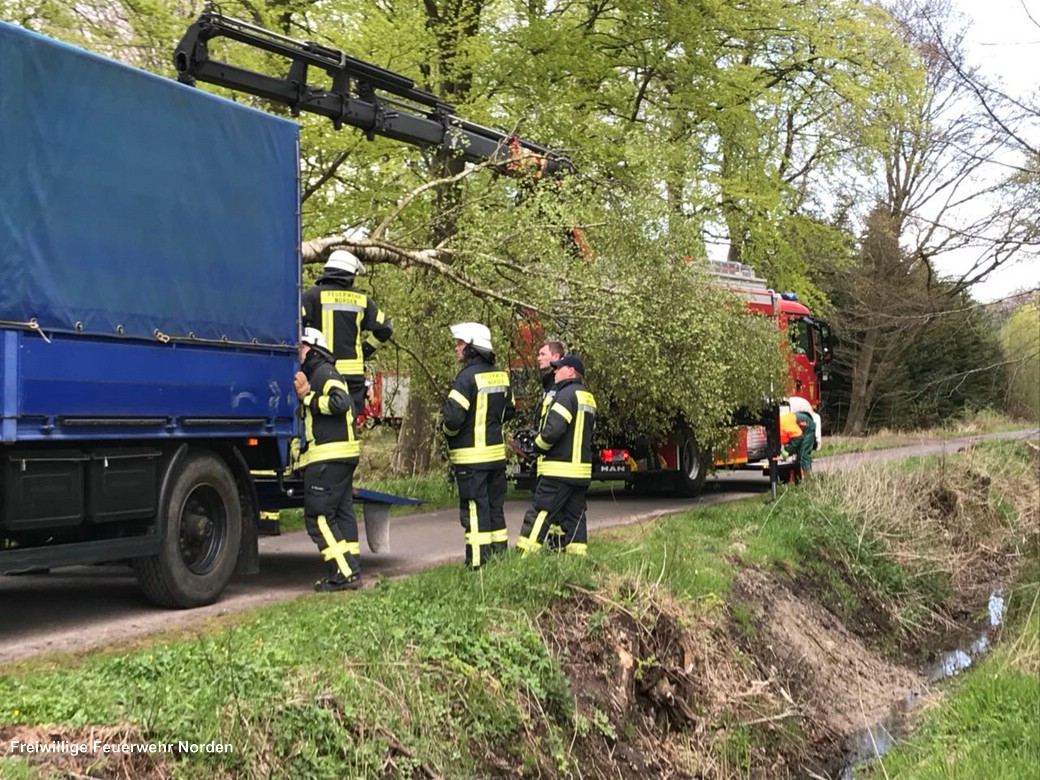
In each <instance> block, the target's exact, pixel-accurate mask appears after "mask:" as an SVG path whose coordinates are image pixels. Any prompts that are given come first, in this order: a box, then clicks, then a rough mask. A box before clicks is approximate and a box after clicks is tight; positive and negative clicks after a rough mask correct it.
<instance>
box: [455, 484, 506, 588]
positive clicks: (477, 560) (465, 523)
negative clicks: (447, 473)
mask: <svg viewBox="0 0 1040 780" xmlns="http://www.w3.org/2000/svg"><path fill="white" fill-rule="evenodd" d="M455 479H456V481H457V482H458V486H459V520H460V521H461V523H462V527H463V528H464V529H465V530H466V565H467V566H469V567H471V568H474V569H479V568H480V567H481V566H483V565H484V564H485V563H487V562H488V560H489V559H490V558H491V557H492V556H493V555H497V554H498V553H501V552H505V551H506V548H507V547H508V546H509V536H508V532H507V530H506V512H505V499H506V469H505V465H504V464H503V465H502V466H501V467H497V468H493V469H476V468H473V467H471V466H456V467H455Z"/></svg>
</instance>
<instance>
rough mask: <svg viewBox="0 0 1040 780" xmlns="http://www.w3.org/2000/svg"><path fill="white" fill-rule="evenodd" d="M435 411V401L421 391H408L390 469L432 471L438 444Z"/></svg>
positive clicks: (409, 472) (396, 470) (412, 471)
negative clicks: (435, 433)
mask: <svg viewBox="0 0 1040 780" xmlns="http://www.w3.org/2000/svg"><path fill="white" fill-rule="evenodd" d="M435 412H436V409H434V408H433V404H431V403H430V402H429V401H428V400H427V399H426V398H424V397H423V395H422V394H421V393H418V392H414V393H411V394H409V396H408V405H407V406H406V407H405V411H404V420H403V421H402V423H401V435H400V436H399V437H398V439H397V447H396V448H395V449H394V454H393V457H392V458H391V459H390V470H391V471H393V472H394V473H395V474H407V475H414V474H425V473H426V472H427V471H429V470H430V467H431V464H432V462H433V448H434V443H435V439H434V429H433V417H434V414H435Z"/></svg>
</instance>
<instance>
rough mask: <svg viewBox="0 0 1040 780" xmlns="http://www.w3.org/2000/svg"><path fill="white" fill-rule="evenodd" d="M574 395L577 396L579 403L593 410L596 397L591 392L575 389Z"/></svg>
mask: <svg viewBox="0 0 1040 780" xmlns="http://www.w3.org/2000/svg"><path fill="white" fill-rule="evenodd" d="M574 397H575V398H577V400H578V404H579V405H581V406H587V407H589V409H593V410H594V409H595V408H596V399H595V398H594V397H593V395H592V393H590V392H588V391H587V390H578V391H576V392H575V393H574Z"/></svg>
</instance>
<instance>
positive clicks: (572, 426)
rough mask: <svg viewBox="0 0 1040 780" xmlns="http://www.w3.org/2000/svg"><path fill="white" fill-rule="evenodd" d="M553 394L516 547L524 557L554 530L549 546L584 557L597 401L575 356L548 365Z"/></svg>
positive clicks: (537, 439) (536, 443)
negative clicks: (552, 376)
mask: <svg viewBox="0 0 1040 780" xmlns="http://www.w3.org/2000/svg"><path fill="white" fill-rule="evenodd" d="M551 365H552V367H553V368H554V369H556V371H555V379H556V384H555V385H554V389H555V391H556V394H555V396H554V397H553V398H552V402H551V405H550V406H549V408H548V410H547V411H546V413H545V415H544V416H543V418H542V420H541V428H540V430H539V431H538V436H537V438H535V440H534V443H535V447H536V448H537V449H538V452H539V458H538V482H537V483H536V484H535V489H534V497H533V500H532V503H531V507H530V508H529V509H528V510H527V514H526V515H525V516H524V525H523V528H522V529H521V530H520V538H519V540H518V541H517V543H516V546H517V548H518V549H519V550H520V551H521V552H522V553H523V555H525V556H526V555H529V554H530V553H532V552H536V551H537V550H540V549H541V548H542V547H543V546H545V544H546V539H547V537H548V536H549V534H550V529H551V528H552V527H553V526H558V527H559V538H558V540H555V542H554V541H553V540H550V544H551V545H552V546H554V547H558V548H560V549H562V550H564V551H565V552H567V553H570V554H572V555H584V554H585V549H586V544H587V542H588V526H587V521H586V500H585V494H586V493H587V492H588V489H589V483H590V482H591V481H592V433H593V428H594V426H595V421H596V399H595V398H594V397H593V395H592V393H590V392H589V391H588V390H586V389H585V385H584V384H583V378H584V375H585V364H584V363H583V362H582V360H581V358H580V357H578V356H577V355H564V356H563V357H562V358H560V359H559V360H554V361H552V364H551Z"/></svg>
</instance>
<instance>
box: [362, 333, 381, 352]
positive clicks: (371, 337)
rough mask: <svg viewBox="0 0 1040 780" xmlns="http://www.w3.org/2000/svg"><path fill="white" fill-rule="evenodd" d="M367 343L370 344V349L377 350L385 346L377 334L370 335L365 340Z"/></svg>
mask: <svg viewBox="0 0 1040 780" xmlns="http://www.w3.org/2000/svg"><path fill="white" fill-rule="evenodd" d="M365 341H367V342H368V345H369V346H370V347H374V348H376V349H379V347H380V346H382V344H383V342H381V341H380V340H379V339H377V338H376V334H374V333H369V334H368V337H367V338H366V339H365Z"/></svg>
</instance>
